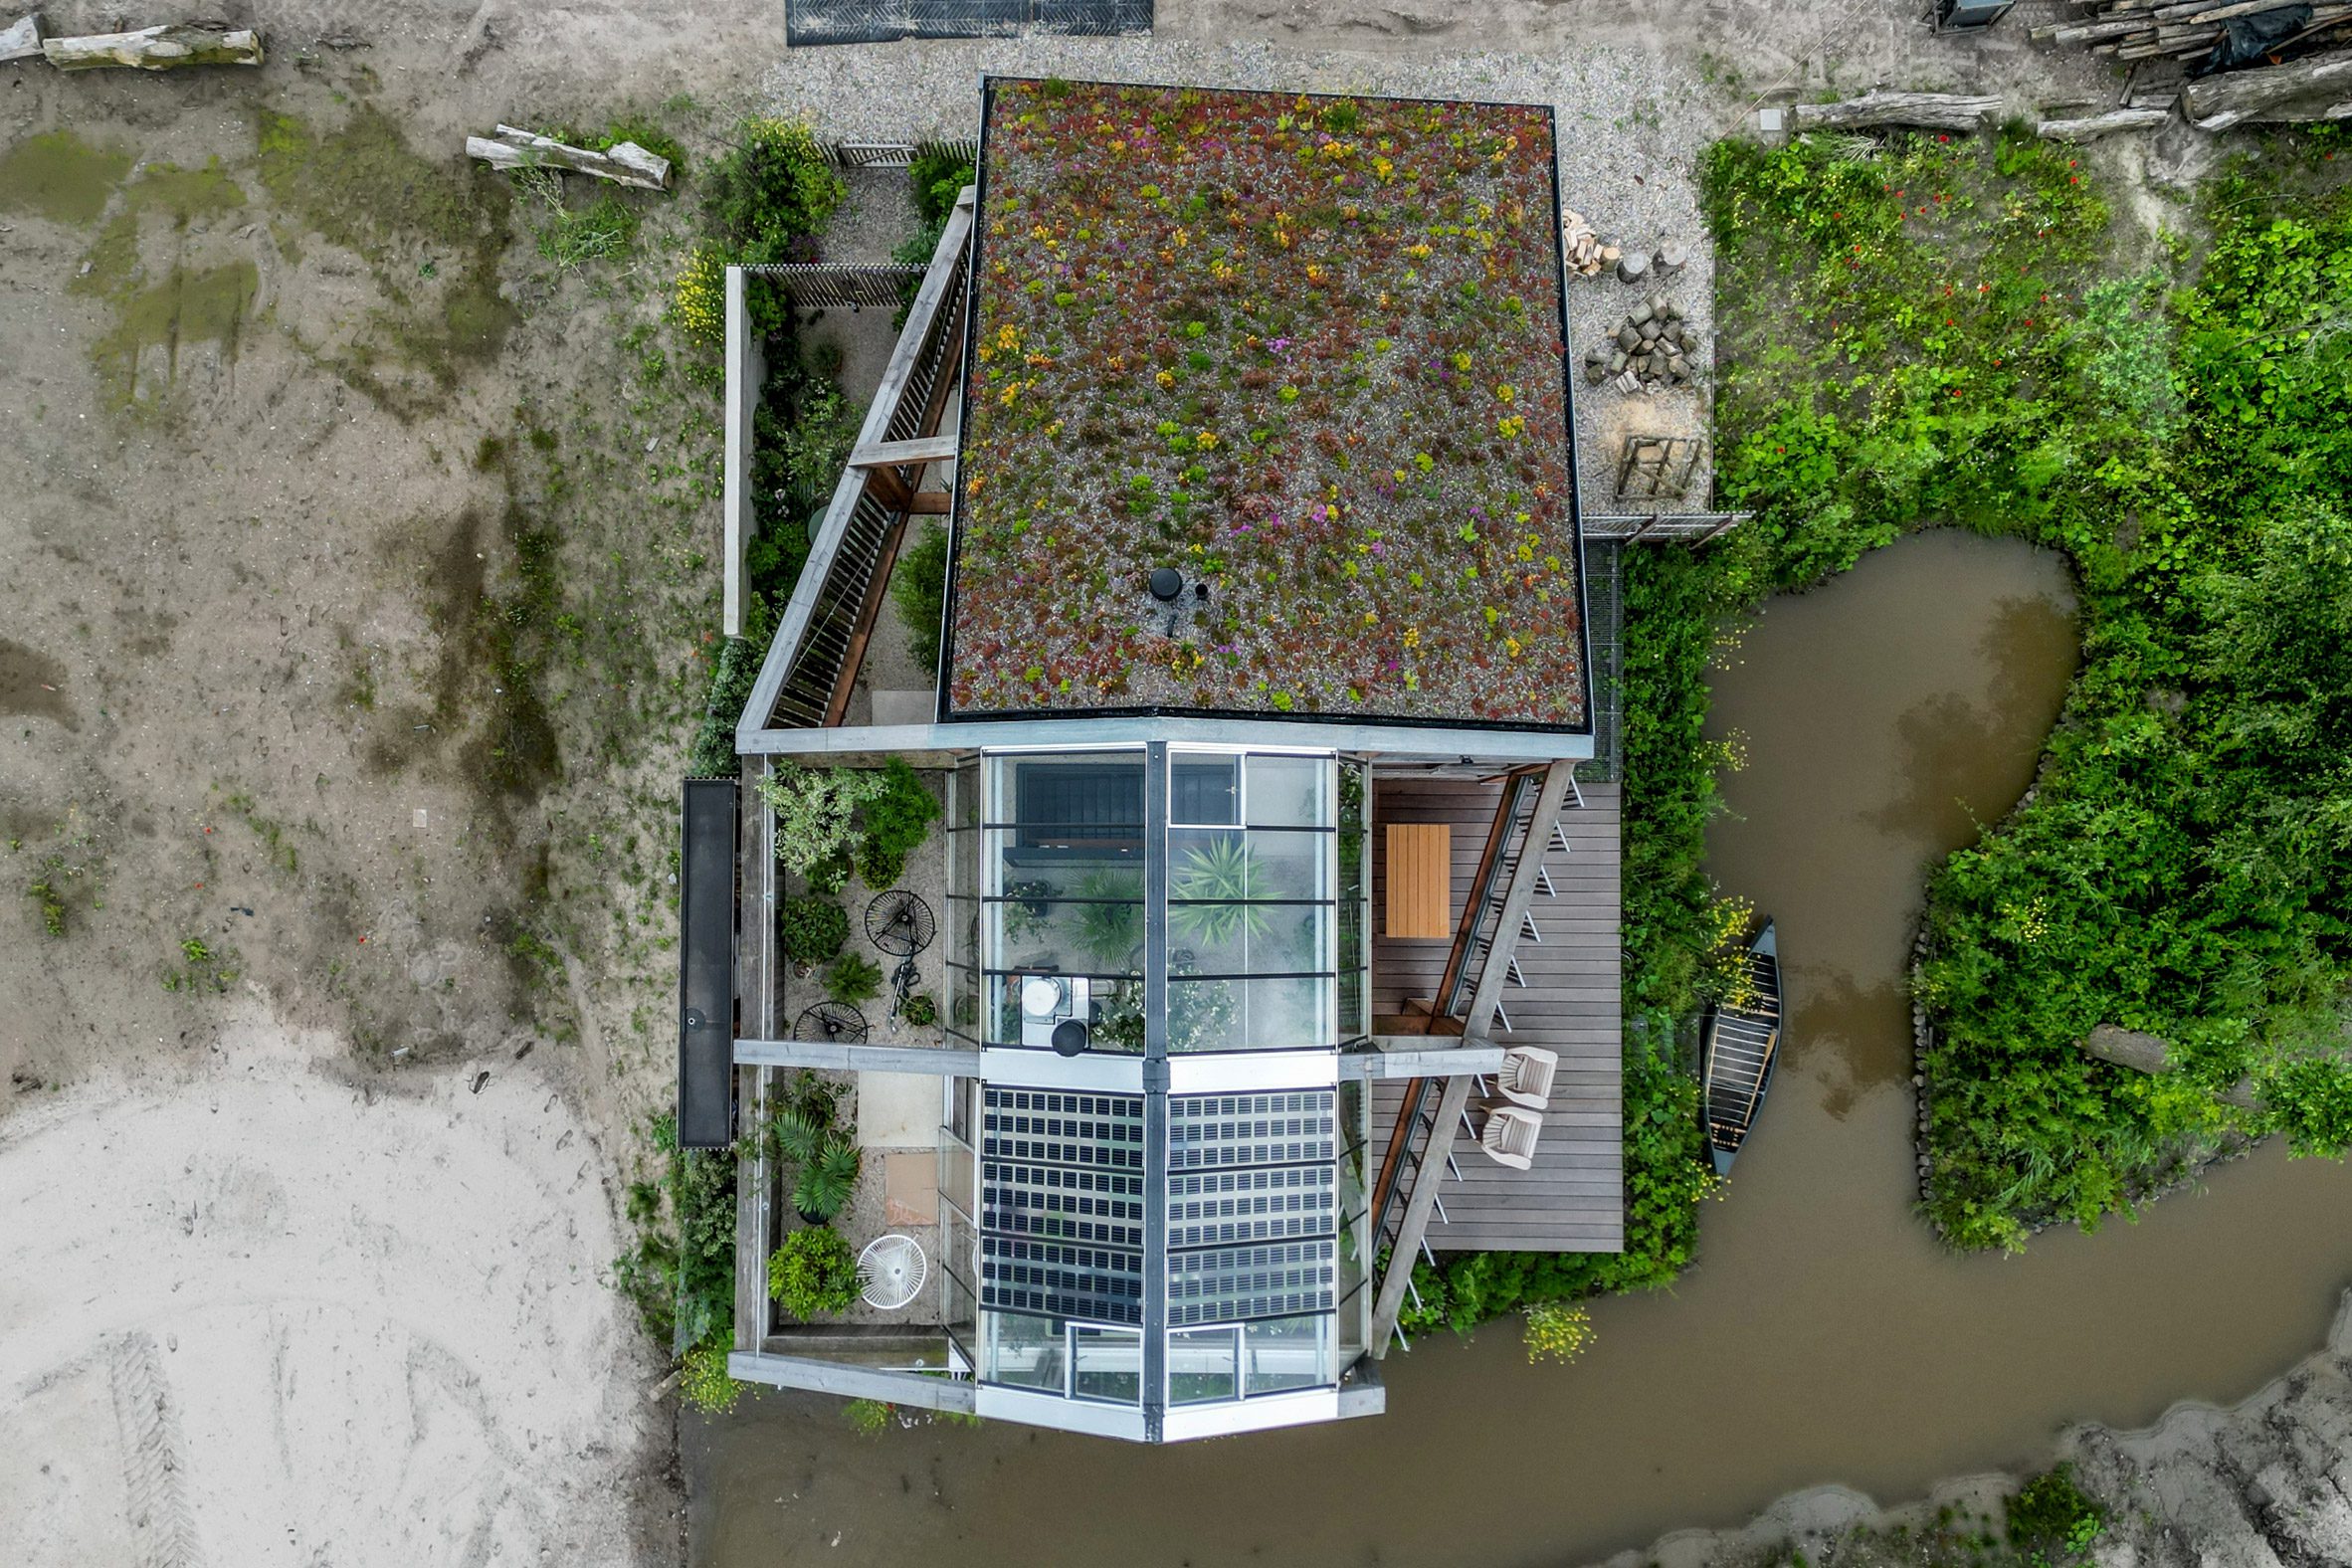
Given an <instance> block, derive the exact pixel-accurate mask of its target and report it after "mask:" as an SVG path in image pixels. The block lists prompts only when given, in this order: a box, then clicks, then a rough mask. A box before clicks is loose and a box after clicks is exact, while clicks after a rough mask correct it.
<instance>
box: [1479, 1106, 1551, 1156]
mask: <svg viewBox="0 0 2352 1568" xmlns="http://www.w3.org/2000/svg"><path fill="white" fill-rule="evenodd" d="M1542 1135H1543V1118H1542V1117H1541V1116H1539V1115H1537V1114H1536V1113H1535V1112H1534V1111H1532V1110H1528V1109H1525V1108H1524V1107H1522V1106H1518V1105H1489V1106H1487V1107H1486V1124H1485V1125H1484V1126H1482V1127H1480V1128H1479V1129H1478V1149H1479V1152H1481V1153H1483V1154H1484V1155H1485V1156H1486V1158H1488V1159H1490V1160H1492V1161H1493V1162H1494V1163H1495V1164H1497V1165H1503V1166H1507V1167H1509V1168H1510V1169H1512V1170H1515V1171H1523V1170H1525V1169H1527V1168H1528V1167H1529V1166H1531V1165H1533V1164H1534V1163H1535V1140H1536V1139H1537V1138H1539V1137H1541V1136H1542Z"/></svg>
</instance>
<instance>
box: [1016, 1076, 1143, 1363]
mask: <svg viewBox="0 0 2352 1568" xmlns="http://www.w3.org/2000/svg"><path fill="white" fill-rule="evenodd" d="M1143 1201H1144V1199H1143V1096H1141V1095H1140V1094H1102V1093H1093V1092H1079V1091H1074V1090H1069V1089H1045V1088H1022V1087H1017V1086H1012V1085H1006V1084H995V1083H991V1084H989V1085H987V1088H986V1091H985V1093H984V1094H983V1096H982V1110H981V1128H980V1216H979V1218H980V1231H981V1240H980V1256H981V1269H980V1275H981V1279H980V1298H981V1301H982V1303H983V1304H984V1305H987V1306H992V1307H1002V1308H1006V1309H1008V1310H1014V1311H1025V1312H1043V1313H1046V1314H1048V1315H1050V1316H1054V1317H1078V1318H1085V1319H1088V1320H1091V1321H1095V1322H1109V1323H1137V1322H1140V1321H1142V1316H1143V1253H1142V1248H1143Z"/></svg>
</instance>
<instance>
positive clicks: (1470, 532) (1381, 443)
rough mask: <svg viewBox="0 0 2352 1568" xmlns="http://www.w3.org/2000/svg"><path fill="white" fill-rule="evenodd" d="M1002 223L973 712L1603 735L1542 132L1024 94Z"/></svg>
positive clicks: (1387, 102) (969, 605) (978, 545)
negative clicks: (1258, 717) (1153, 586)
mask: <svg viewBox="0 0 2352 1568" xmlns="http://www.w3.org/2000/svg"><path fill="white" fill-rule="evenodd" d="M982 209H983V210H982V213H981V232H980V239H979V244H980V250H979V289H978V296H977V304H976V319H975V321H974V323H973V335H972V358H971V360H970V364H969V369H970V374H969V376H968V378H967V381H966V386H965V396H966V400H967V401H966V408H965V416H964V425H963V454H962V462H961V466H960V468H959V470H958V476H959V479H960V481H961V487H960V494H959V496H958V500H957V506H958V510H957V517H956V544H955V560H954V578H953V584H952V590H951V591H952V603H951V610H950V616H949V629H950V633H951V639H952V641H951V645H950V648H949V652H948V660H947V678H946V679H947V708H948V711H949V713H950V714H951V715H957V716H972V715H979V714H988V713H1004V712H1026V711H1036V710H1040V709H1047V710H1090V711H1102V710H1134V709H1158V710H1167V711H1201V712H1246V713H1289V714H1319V715H1324V716H1354V717H1378V718H1395V719H1405V720H1409V721H1421V722H1443V721H1466V720H1467V721H1472V722H1486V723H1504V724H1512V725H1537V726H1556V727H1562V728H1569V729H1582V728H1584V727H1585V726H1586V725H1587V724H1588V723H1589V692H1588V686H1587V680H1586V672H1585V657H1584V627H1583V620H1582V596H1581V583H1580V581H1579V577H1578V545H1577V532H1576V521H1575V513H1574V500H1573V497H1574V494H1575V483H1574V473H1573V468H1572V460H1571V457H1570V449H1569V440H1568V408H1567V392H1566V381H1565V377H1564V376H1563V373H1562V371H1563V354H1564V346H1563V343H1562V341H1561V311H1560V254H1559V219H1558V200H1557V194H1556V189H1555V181H1554V177H1553V133H1552V117H1551V112H1550V110H1548V109H1546V108H1542V107H1534V106H1526V105H1517V104H1490V103H1458V102H1430V101H1419V100H1405V99H1385V98H1300V97H1293V96H1290V95H1284V94H1267V93H1244V92H1220V91H1202V90H1179V89H1173V88H1143V87H1119V86H1097V85H1087V84H1069V83H1062V82H1008V81H998V82H993V83H992V84H991V85H990V92H989V99H988V107H987V114H986V123H985V130H984V138H983V166H982ZM1159 567H1175V568H1177V569H1178V570H1179V571H1181V572H1182V574H1183V576H1184V579H1185V587H1184V590H1183V592H1182V593H1181V594H1180V595H1179V596H1178V597H1177V599H1176V600H1175V602H1174V603H1173V604H1168V603H1163V602H1162V601H1160V600H1157V599H1155V598H1154V597H1153V596H1152V594H1151V592H1150V590H1149V587H1148V579H1149V577H1150V575H1151V573H1152V571H1153V570H1154V569H1155V568H1159ZM1204 586H1205V587H1206V588H1207V590H1208V591H1207V595H1206V597H1205V598H1204V597H1201V596H1200V595H1199V594H1198V592H1197V590H1198V589H1199V588H1200V587H1204Z"/></svg>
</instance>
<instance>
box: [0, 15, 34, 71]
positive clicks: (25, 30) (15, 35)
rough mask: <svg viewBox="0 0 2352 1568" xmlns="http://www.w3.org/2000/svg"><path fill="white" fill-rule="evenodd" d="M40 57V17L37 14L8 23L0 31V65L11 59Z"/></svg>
mask: <svg viewBox="0 0 2352 1568" xmlns="http://www.w3.org/2000/svg"><path fill="white" fill-rule="evenodd" d="M40 58H41V18H40V16H39V15H38V14H35V15H33V16H28V17H25V18H24V19H22V20H21V21H17V22H13V23H11V24H9V26H8V27H7V29H6V30H4V31H0V66H4V65H6V64H8V63H9V62H10V61H12V60H38V59H40Z"/></svg>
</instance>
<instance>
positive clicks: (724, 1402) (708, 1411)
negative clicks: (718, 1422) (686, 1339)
mask: <svg viewBox="0 0 2352 1568" xmlns="http://www.w3.org/2000/svg"><path fill="white" fill-rule="evenodd" d="M678 1393H679V1397H680V1398H681V1399H684V1400H685V1401H686V1405H687V1408H689V1409H692V1410H697V1411H700V1412H701V1413H702V1414H703V1415H705V1416H723V1415H725V1414H726V1413H727V1412H728V1411H730V1410H733V1409H734V1408H735V1401H736V1400H738V1399H740V1398H741V1397H742V1396H743V1385H742V1384H740V1383H738V1382H736V1381H735V1380H734V1378H733V1377H732V1376H730V1375H729V1374H728V1372H727V1350H726V1347H725V1346H724V1345H696V1346H695V1347H694V1348H693V1349H691V1350H689V1351H687V1352H686V1365H685V1367H684V1369H683V1375H682V1376H681V1377H680V1378H679V1380H678Z"/></svg>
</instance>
